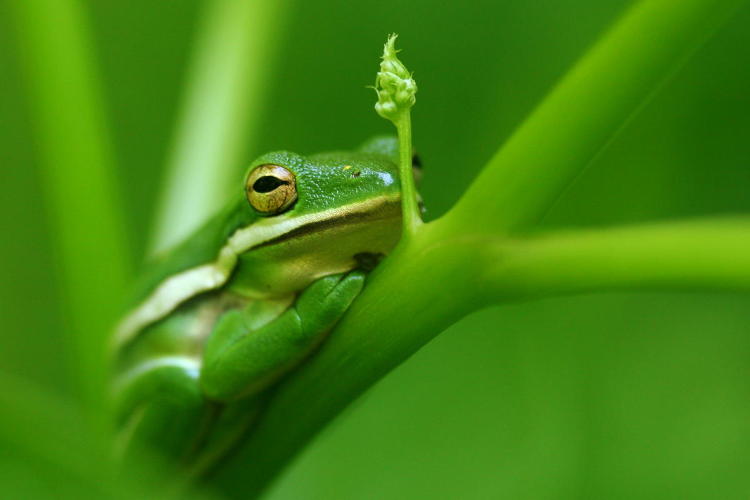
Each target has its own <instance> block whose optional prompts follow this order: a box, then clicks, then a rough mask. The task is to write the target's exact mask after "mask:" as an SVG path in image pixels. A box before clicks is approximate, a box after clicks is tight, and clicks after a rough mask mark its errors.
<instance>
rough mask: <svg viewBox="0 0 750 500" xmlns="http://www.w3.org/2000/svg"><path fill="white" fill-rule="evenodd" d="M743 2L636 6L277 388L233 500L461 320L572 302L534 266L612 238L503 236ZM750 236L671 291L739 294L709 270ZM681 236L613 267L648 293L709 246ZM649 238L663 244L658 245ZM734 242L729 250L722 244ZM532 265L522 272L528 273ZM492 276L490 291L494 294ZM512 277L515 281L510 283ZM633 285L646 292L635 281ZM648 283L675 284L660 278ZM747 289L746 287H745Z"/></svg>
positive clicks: (548, 265)
mask: <svg viewBox="0 0 750 500" xmlns="http://www.w3.org/2000/svg"><path fill="white" fill-rule="evenodd" d="M739 3H740V2H739V1H734V0H727V1H721V0H717V1H708V0H680V1H673V0H645V1H643V2H641V3H639V4H637V5H636V6H635V7H633V8H632V9H631V11H630V12H629V13H628V14H627V15H626V16H625V17H624V18H623V19H622V20H621V21H620V22H619V23H618V24H617V25H616V26H615V27H614V28H613V29H612V31H611V32H610V33H609V34H608V35H606V36H605V37H604V38H603V39H602V40H601V41H600V42H598V43H597V45H596V46H595V47H594V48H593V49H592V50H591V51H590V53H589V54H588V55H587V56H586V57H585V58H584V59H583V60H582V61H581V62H580V63H579V64H578V65H577V66H576V67H575V68H574V69H573V70H572V71H571V73H570V74H569V75H568V76H567V77H566V78H565V79H564V80H563V81H562V82H561V84H560V85H559V86H558V87H557V88H556V89H555V90H554V91H553V92H552V94H551V95H550V96H549V97H548V98H547V99H545V101H544V102H543V103H542V104H541V106H540V107H539V108H538V110H537V111H535V112H534V113H533V114H532V115H531V117H530V118H529V119H528V120H527V122H526V123H525V124H524V125H522V126H521V128H520V129H519V130H518V131H517V132H516V133H515V134H514V135H513V137H512V138H511V139H510V141H509V142H508V143H507V144H506V145H505V146H504V147H503V148H502V149H501V150H500V152H499V153H498V154H497V155H496V156H495V157H494V158H493V159H492V160H491V162H490V164H489V165H488V166H487V168H486V169H485V171H484V172H483V174H482V175H481V176H480V178H479V179H478V180H477V181H476V182H475V183H474V184H473V185H472V187H471V188H470V189H469V191H468V192H467V193H466V195H465V196H464V197H463V198H462V200H460V201H459V203H458V204H457V205H456V206H455V207H454V209H453V210H451V211H450V212H449V213H448V214H447V215H446V216H445V217H443V218H442V219H440V220H438V221H435V222H432V223H430V224H424V225H422V226H421V229H420V230H419V231H418V233H417V234H416V235H414V237H413V238H411V239H410V240H409V241H406V242H404V244H402V245H400V246H399V248H398V249H397V250H396V251H395V252H394V253H393V254H392V255H391V256H389V257H388V258H387V259H385V261H384V262H383V263H382V264H381V266H380V267H379V268H378V269H376V270H375V272H374V273H373V275H372V276H371V277H370V279H368V283H367V286H366V288H365V290H364V291H363V293H362V294H361V296H360V297H359V298H358V299H357V300H356V301H355V303H354V304H353V306H352V308H351V309H350V310H349V311H348V312H347V314H346V316H345V317H344V318H343V319H342V321H341V322H340V324H339V325H338V326H337V328H336V329H335V331H334V332H333V333H332V335H331V337H330V338H329V339H328V340H327V341H326V342H325V343H324V344H323V345H322V347H321V349H320V351H319V352H318V353H317V354H316V355H315V356H314V357H313V358H312V359H311V360H309V361H308V362H307V363H305V364H304V365H303V366H302V367H301V368H300V369H299V370H297V371H296V372H295V373H294V374H293V375H292V376H290V377H289V378H287V379H286V380H285V381H284V382H283V383H282V384H280V386H279V387H278V388H277V389H276V392H275V393H274V395H273V397H272V399H271V401H270V403H269V406H268V408H267V409H266V411H265V412H264V413H263V415H262V416H261V417H260V419H259V422H258V424H257V427H256V428H255V429H254V432H252V434H251V435H250V436H249V437H248V439H247V441H246V442H245V443H244V444H243V445H242V446H241V448H240V449H239V450H238V452H237V453H236V454H235V455H234V456H233V457H231V458H230V459H229V460H228V461H227V462H226V463H224V464H222V467H221V468H220V469H219V470H217V471H216V472H215V474H214V475H213V476H212V477H211V478H210V479H209V481H210V483H211V484H212V486H214V487H216V488H217V489H218V490H220V491H221V492H222V493H224V494H225V495H227V496H228V497H231V498H248V497H252V496H257V495H259V494H260V493H261V492H262V491H263V489H264V488H265V487H266V486H267V485H268V484H269V482H270V481H271V480H272V479H273V478H274V477H275V476H276V475H277V474H278V473H279V471H280V470H281V469H282V468H283V467H284V465H285V464H286V463H288V461H289V460H290V459H291V458H292V457H293V456H294V455H295V454H296V453H297V452H298V451H299V450H300V449H302V447H303V446H304V445H305V444H307V442H308V441H309V440H310V439H311V438H312V437H313V436H314V435H315V433H316V432H318V431H319V430H320V429H321V428H322V427H323V426H324V425H325V424H326V423H327V422H329V421H330V420H331V419H332V418H334V417H335V416H336V415H337V414H338V413H339V412H340V411H341V410H342V409H343V408H345V407H346V406H347V405H348V404H349V403H351V402H352V401H353V400H354V399H355V398H356V397H357V396H358V395H360V394H361V393H362V392H363V391H364V390H366V389H367V388H368V387H370V386H371V385H372V384H373V383H375V382H376V381H377V380H378V379H380V378H381V377H383V376H384V375H385V374H387V373H388V372H389V371H390V370H391V369H393V368H394V367H396V366H397V365H398V364H400V363H401V362H403V361H404V360H405V359H407V358H408V357H409V356H411V355H412V354H413V353H414V352H416V351H417V350H418V349H419V348H420V347H422V346H423V345H424V344H425V343H426V342H428V341H429V340H430V339H432V338H433V337H434V336H435V335H437V334H438V333H439V332H440V331H442V330H443V329H444V328H446V327H447V326H449V325H450V324H451V323H452V322H455V321H457V320H458V319H460V318H461V317H462V316H463V315H465V314H467V313H468V312H470V311H473V310H476V309H477V308H480V307H484V306H486V305H487V304H488V303H490V302H492V303H497V302H500V301H502V300H519V299H521V298H522V296H523V295H522V293H521V292H523V293H524V294H526V296H529V297H531V296H535V295H540V294H548V293H564V292H565V291H566V290H567V288H565V285H566V284H568V285H570V284H571V283H572V281H571V280H572V278H567V279H563V277H564V274H563V275H560V274H558V275H557V276H558V279H557V280H558V281H555V279H554V278H550V279H549V281H546V282H545V281H544V279H543V274H542V273H541V272H536V271H532V270H531V267H533V266H539V268H544V269H545V272H550V271H551V270H554V268H555V266H556V265H558V264H560V265H563V264H565V261H566V258H567V259H568V260H569V261H572V260H573V259H574V257H573V255H574V254H572V253H567V254H566V252H572V251H573V250H572V249H573V248H575V247H576V246H578V247H579V250H580V251H585V250H586V249H588V251H589V252H591V255H592V256H593V255H594V254H596V255H600V254H599V253H597V252H598V251H600V250H607V251H608V250H609V248H608V244H605V243H607V241H609V242H610V243H609V246H611V244H613V242H616V241H617V238H615V237H613V236H609V240H608V237H607V235H604V234H603V235H601V237H600V238H594V237H593V234H591V235H588V233H587V235H588V236H587V237H586V238H580V239H579V238H573V237H571V236H569V235H568V236H565V235H557V236H550V237H549V238H545V237H538V238H532V239H529V240H528V241H526V240H523V242H522V240H520V239H517V238H511V237H505V239H504V238H503V236H502V235H504V234H509V233H510V230H512V229H514V228H517V227H523V226H527V225H530V224H531V223H533V222H534V221H536V220H537V219H538V218H539V217H540V216H541V215H542V214H543V213H544V212H545V211H546V210H547V209H548V207H550V206H551V205H552V204H553V203H554V201H555V200H556V199H557V197H558V196H559V194H560V193H561V192H562V190H564V189H565V187H566V186H567V185H568V184H569V183H570V182H571V180H572V179H573V178H574V177H575V176H576V175H577V174H578V172H580V171H581V169H582V168H583V167H584V166H585V165H586V164H588V163H589V162H590V161H591V160H592V158H594V157H595V156H596V154H597V152H598V151H600V150H601V149H602V148H603V147H604V146H605V145H606V143H607V142H608V141H609V140H610V139H611V137H612V136H613V134H614V133H615V132H616V131H617V130H618V129H619V128H620V127H622V125H623V123H624V122H625V121H626V120H627V119H628V117H630V116H631V115H632V114H633V113H634V112H635V111H636V110H637V109H638V108H639V107H640V106H641V105H642V104H643V102H644V101H645V100H646V99H647V98H648V97H649V96H650V95H651V94H652V93H653V92H654V91H655V89H656V88H657V87H658V86H659V85H660V84H661V83H662V82H663V81H664V79H665V78H666V77H667V76H668V75H669V74H671V73H672V72H674V68H676V67H678V66H679V64H681V63H682V62H683V61H684V60H685V59H686V58H687V57H688V55H689V54H690V53H692V52H693V51H694V50H695V47H697V46H698V45H699V44H700V43H701V42H703V41H704V40H705V39H706V38H707V37H708V36H709V35H710V34H711V33H712V32H713V31H714V30H715V29H716V27H717V26H718V25H719V23H720V21H721V20H722V19H724V18H726V17H727V16H728V15H729V14H730V13H731V12H732V11H733V10H734V9H735V8H736V6H737V5H738V4H739ZM623 231H626V232H627V230H623ZM743 232H744V228H743V227H740V226H737V227H736V228H734V229H731V231H729V232H728V233H727V234H728V235H729V234H731V235H732V236H727V237H726V238H719V240H718V241H717V244H716V246H715V247H709V246H702V247H700V246H699V247H697V248H702V249H703V250H701V252H700V253H698V254H696V255H692V256H691V254H690V253H689V252H687V253H686V254H685V255H686V256H685V257H684V259H683V264H684V265H685V266H687V267H689V265H688V264H690V262H691V260H690V259H691V258H695V259H698V261H699V262H700V263H701V267H702V268H703V269H704V272H705V275H703V276H702V277H701V276H698V275H695V276H693V277H692V278H691V281H690V282H689V283H687V282H686V283H679V282H678V281H677V280H676V277H677V276H678V275H679V272H680V269H679V268H678V267H676V265H675V267H673V268H672V275H671V279H674V280H675V285H677V286H678V287H682V286H688V285H689V286H691V287H692V286H702V287H708V288H711V287H714V286H715V287H716V288H721V289H726V288H736V287H740V286H739V283H734V284H732V286H728V284H730V280H729V279H728V275H729V273H727V272H726V271H725V270H724V269H723V265H722V266H719V267H715V268H714V271H715V272H716V274H715V275H712V274H711V272H712V271H711V268H710V266H708V264H709V263H710V262H711V259H710V257H709V254H710V252H715V255H714V256H713V258H715V259H716V261H717V262H720V260H721V259H722V258H729V257H730V256H731V257H732V258H734V257H736V255H737V254H738V248H741V247H742V246H743V245H744V243H742V242H743V241H744V239H743V238H744V236H742V233H743ZM612 234H616V233H612ZM623 234H625V233H623ZM649 234H651V233H649ZM672 234H673V235H679V234H682V236H680V238H677V240H675V241H673V242H672V243H671V244H668V243H667V242H666V241H664V242H662V243H661V245H662V247H661V248H663V249H664V250H665V251H666V250H668V252H667V255H663V254H662V255H661V256H659V255H658V254H657V252H656V251H654V252H653V253H648V252H646V250H647V248H648V247H647V246H640V247H638V245H637V244H635V243H631V246H632V247H633V248H632V249H633V250H636V249H640V254H639V255H640V259H642V260H643V262H642V263H641V262H640V261H639V260H638V258H633V260H631V261H629V262H627V263H626V262H625V256H624V255H623V254H617V253H613V254H612V255H619V258H620V259H621V260H620V261H619V262H618V261H613V262H611V263H610V265H609V267H611V268H617V269H620V270H621V276H623V277H625V276H628V273H633V274H635V275H638V274H639V269H641V268H640V267H639V266H641V265H642V266H643V272H641V276H642V279H641V284H642V285H644V286H646V285H648V284H649V281H648V279H647V278H648V276H649V274H648V272H647V271H648V270H649V269H650V270H651V271H652V272H653V271H656V270H658V266H657V265H656V263H657V262H659V260H662V261H665V260H668V259H670V258H674V252H679V251H680V250H681V249H689V248H690V245H691V244H692V238H701V237H703V235H702V234H701V233H700V232H694V233H693V234H692V235H691V234H690V232H689V231H688V232H685V233H681V232H680V231H677V230H676V231H674V232H673V233H672ZM685 235H687V237H686V236H685ZM652 236H653V234H652ZM713 236H714V237H716V236H717V234H714V235H713ZM633 237H639V235H638V231H634V232H633V233H630V235H629V238H633ZM652 240H653V241H655V242H658V238H656V237H653V238H652ZM722 241H723V243H722ZM532 242H534V244H532ZM729 242H732V243H731V245H730V248H728V249H727V248H724V247H723V246H722V245H723V244H728V243H729ZM703 244H704V245H708V243H706V242H705V241H704V243H703ZM524 245H528V250H529V251H532V250H533V251H534V252H535V253H536V260H532V257H528V259H529V260H528V261H524V260H523V252H522V250H521V249H523V248H524ZM534 245H536V246H534ZM555 248H557V249H558V251H554V249H555ZM532 254H533V253H532ZM747 254H748V252H745V255H747ZM566 255H568V257H565V256H566ZM606 255H607V252H605V253H604V254H602V255H601V256H600V257H601V259H602V260H601V261H600V263H599V264H597V266H595V267H598V268H599V271H595V270H593V268H592V271H591V272H590V273H589V274H588V276H589V278H588V284H589V286H590V288H588V289H590V290H596V289H599V287H602V288H613V287H614V283H603V282H602V281H601V280H602V278H603V276H606V274H607V272H608V269H607V265H605V260H604V258H605V257H606ZM506 259H511V261H512V259H516V260H515V267H504V266H505V265H506V264H505V262H506ZM745 259H746V258H745ZM556 261H557V263H556ZM509 262H510V261H509ZM587 262H588V261H587V260H585V259H581V260H580V261H578V262H577V263H578V264H581V265H586V264H587ZM594 262H595V260H594V259H591V263H592V264H593V263H594ZM743 262H744V261H743ZM626 264H627V265H626ZM690 265H691V264H690ZM741 265H743V266H747V264H741ZM524 266H526V271H525V274H521V271H522V270H523V269H524ZM534 269H536V268H534ZM719 270H720V271H721V272H719ZM578 272H579V276H578V277H581V278H583V277H586V276H587V273H586V272H585V271H584V268H580V269H578ZM513 273H515V274H513ZM523 276H527V278H524V277H523ZM552 276H555V275H554V274H553V275H552ZM561 276H562V277H561ZM488 279H491V281H492V283H493V286H492V290H490V291H489V293H488V291H487V290H486V288H488V284H487V281H486V280H488ZM511 279H512V280H515V283H511V282H510V281H506V280H511ZM524 279H527V280H529V281H532V282H533V280H537V284H536V288H535V289H534V290H531V289H526V290H524V287H523V283H524V281H523V280H524ZM597 280H600V281H599V282H597ZM625 281H626V280H623V281H622V283H625ZM630 283H631V285H632V286H633V287H635V286H636V284H637V282H636V280H631V281H630ZM447 284H448V285H447ZM652 284H653V285H654V286H656V285H657V284H658V285H666V284H668V283H667V281H666V279H664V280H663V281H662V282H661V283H659V281H658V280H656V279H655V278H654V279H653V281H652ZM735 285H736V286H735ZM446 286H449V289H446ZM747 287H748V283H747V282H743V283H742V286H741V288H747ZM436 291H439V292H436ZM570 291H575V290H570Z"/></svg>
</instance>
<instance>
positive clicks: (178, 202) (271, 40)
mask: <svg viewBox="0 0 750 500" xmlns="http://www.w3.org/2000/svg"><path fill="white" fill-rule="evenodd" d="M290 3H291V0H278V1H277V0H258V1H254V0H211V1H210V2H209V3H208V4H207V11H206V13H205V14H204V16H202V18H203V19H204V22H203V26H202V27H201V29H200V38H199V40H198V42H197V45H196V49H195V53H194V54H193V61H192V66H191V69H190V71H189V74H188V78H187V82H188V83H187V91H186V93H185V96H184V102H183V104H182V114H181V116H180V118H179V120H178V123H177V130H176V135H175V139H174V145H173V147H172V151H171V154H170V157H169V160H168V165H167V174H166V179H165V182H164V183H163V187H162V194H161V198H160V202H159V208H158V211H157V219H156V221H155V225H156V227H155V230H154V234H153V238H152V239H153V246H152V250H153V251H160V250H164V249H165V248H168V247H170V246H171V245H173V244H174V243H176V242H178V241H179V240H180V239H182V238H183V237H185V236H187V235H188V234H189V233H190V231H192V230H193V229H195V227H196V226H198V225H199V224H200V223H201V222H202V221H203V220H204V219H205V218H206V217H208V216H209V215H211V214H212V213H213V212H215V211H216V210H217V209H219V208H221V205H222V204H223V202H224V200H226V195H227V193H228V190H229V188H230V186H231V185H232V182H233V181H236V179H235V176H236V175H239V174H241V172H242V167H243V165H244V163H245V162H244V160H243V158H244V157H245V155H246V154H247V152H248V150H249V149H251V148H252V146H253V144H252V140H253V137H256V136H257V134H258V127H259V126H260V124H261V118H262V114H261V110H262V109H263V108H264V106H263V103H264V102H265V100H266V97H267V93H268V89H269V86H270V82H271V81H272V77H273V75H274V57H275V55H276V52H277V48H278V45H279V39H280V34H281V33H282V31H283V28H284V26H285V24H286V19H287V16H288V11H289V10H290V9H289V6H290Z"/></svg>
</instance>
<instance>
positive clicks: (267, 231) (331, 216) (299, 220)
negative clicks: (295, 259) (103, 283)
mask: <svg viewBox="0 0 750 500" xmlns="http://www.w3.org/2000/svg"><path fill="white" fill-rule="evenodd" d="M400 206H401V198H400V196H382V197H378V198H373V199H370V200H367V201H364V202H359V203H353V204H351V205H348V206H344V207H340V208H335V209H331V210H326V211H324V212H320V213H317V214H307V215H301V216H297V217H287V218H282V219H279V218H268V219H265V220H263V221H261V222H259V223H255V224H254V225H252V226H249V227H245V228H240V229H238V230H237V231H235V232H234V234H233V235H232V236H231V237H230V238H229V240H228V241H227V244H226V245H224V246H223V247H222V248H221V250H220V251H219V254H218V255H217V256H216V259H214V261H212V262H208V263H206V264H202V265H200V266H197V267H192V268H190V269H186V270H184V271H182V272H179V273H177V274H174V275H172V276H170V277H169V278H167V279H165V280H164V281H162V282H161V283H160V284H159V285H158V286H157V287H156V288H155V289H154V290H153V292H151V294H150V295H149V296H148V297H147V298H146V299H145V300H144V301H143V302H141V304H140V305H139V306H138V307H136V308H135V309H134V310H133V311H131V312H130V314H128V315H127V316H126V317H125V318H123V320H122V321H121V322H120V324H119V325H118V326H117V328H116V331H115V335H114V339H113V344H114V346H119V345H123V344H125V343H127V342H129V341H130V340H132V339H133V338H134V337H135V336H136V335H137V334H138V332H139V331H140V330H141V329H143V328H144V327H146V326H148V325H149V324H151V323H154V322H156V321H158V320H160V319H162V318H163V317H164V316H166V315H167V314H169V313H171V312H172V311H174V310H175V309H176V308H177V306H179V305H180V304H182V303H183V302H185V301H186V300H188V299H189V298H191V297H194V296H195V295H197V294H200V293H203V292H208V291H210V290H216V289H217V288H221V287H222V286H224V284H225V283H226V282H227V280H228V279H229V277H230V276H231V275H232V272H233V271H234V268H235V267H236V265H237V261H238V258H239V255H240V254H242V253H245V252H247V251H250V250H252V249H256V248H261V247H264V246H271V245H275V244H277V243H281V242H283V241H286V240H290V239H293V238H299V237H300V236H303V235H305V234H312V233H314V232H319V231H322V230H325V229H328V228H333V227H339V226H345V225H358V224H362V223H364V222H370V221H375V220H379V219H385V218H390V217H396V216H397V215H399V214H400Z"/></svg>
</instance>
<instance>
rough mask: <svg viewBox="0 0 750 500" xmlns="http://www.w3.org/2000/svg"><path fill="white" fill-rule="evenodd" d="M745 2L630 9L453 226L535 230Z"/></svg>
mask: <svg viewBox="0 0 750 500" xmlns="http://www.w3.org/2000/svg"><path fill="white" fill-rule="evenodd" d="M742 3H743V0H651V1H642V2H639V3H637V4H635V5H634V6H633V7H632V8H631V9H630V10H629V11H628V12H627V14H626V15H625V16H624V17H623V18H622V19H621V20H620V21H619V22H618V23H617V25H615V27H614V28H613V29H612V30H611V31H610V32H609V33H607V34H606V35H605V36H604V37H603V38H602V39H601V40H600V42H599V43H597V44H596V45H595V46H594V47H593V48H592V49H591V50H590V51H589V52H588V54H586V55H585V56H584V57H583V58H582V59H581V60H580V61H579V62H578V63H577V64H576V65H575V67H574V68H573V69H572V70H571V71H569V72H568V74H567V75H566V76H565V77H564V78H563V79H562V81H560V83H559V84H558V85H557V86H556V87H555V89H554V90H553V91H552V92H551V93H550V94H549V96H547V97H546V98H545V99H544V101H543V102H542V104H541V105H540V106H538V107H537V108H536V109H535V110H534V112H533V113H532V114H531V115H530V116H529V117H528V118H527V119H526V121H525V122H524V123H523V124H522V125H521V126H520V127H519V128H518V129H517V130H516V131H515V133H514V134H513V135H512V136H511V137H510V139H509V140H508V141H507V143H505V144H504V145H503V146H502V147H501V148H500V149H499V150H498V152H497V153H496V154H495V156H494V157H493V158H492V159H491V160H490V162H489V164H488V165H487V166H486V167H485V169H484V170H483V171H482V173H481V175H480V176H479V177H478V178H477V179H476V180H475V182H474V183H473V184H472V186H471V187H470V188H469V190H468V191H467V193H466V195H465V196H464V197H463V198H462V199H461V200H460V201H459V202H458V204H457V205H456V206H455V207H454V209H453V210H452V211H451V213H450V214H449V218H451V219H452V220H453V221H454V222H455V223H456V224H461V225H467V224H468V225H470V226H472V227H473V228H474V229H476V230H479V231H486V232H495V231H498V230H508V229H510V230H512V229H514V228H518V227H527V226H530V225H533V224H534V222H536V221H537V220H539V218H540V217H541V216H543V215H544V214H545V213H546V212H547V210H548V209H549V208H550V207H551V206H552V204H553V203H554V202H555V201H556V200H557V198H558V197H559V196H560V194H561V193H562V192H563V191H564V190H565V188H566V187H567V186H568V185H569V184H570V183H571V182H572V181H573V180H574V179H575V177H576V176H577V175H578V174H579V173H580V172H581V171H582V170H583V169H584V168H585V167H586V166H587V165H588V164H590V163H591V161H592V160H593V159H594V158H595V157H596V156H597V154H598V153H599V152H600V151H601V150H602V149H603V148H604V147H605V146H606V145H607V144H608V143H609V141H610V140H611V139H612V138H613V136H614V135H615V134H616V133H617V132H618V131H619V130H620V129H621V128H622V127H623V125H624V124H625V123H626V122H627V121H628V119H629V118H630V117H631V116H633V114H634V113H635V112H636V111H637V110H638V109H640V108H641V107H642V106H643V105H644V103H645V102H646V101H647V100H648V99H649V97H651V96H652V95H653V94H654V93H655V91H656V90H658V88H659V87H660V86H661V85H662V83H663V82H664V81H665V80H666V79H667V78H668V77H669V76H670V75H672V74H673V73H675V71H676V70H677V69H679V68H680V67H681V66H682V65H683V63H684V62H685V61H686V60H687V58H688V57H689V56H690V55H691V54H692V53H693V52H694V51H695V50H696V48H697V47H699V46H700V45H701V44H702V43H703V42H704V41H705V40H706V39H707V37H708V36H710V35H711V33H713V32H714V31H715V30H716V28H717V27H718V26H720V25H721V23H722V22H723V21H724V20H725V19H726V18H727V17H728V16H729V15H731V13H733V12H734V11H735V10H736V9H737V7H738V6H739V5H741V4H742ZM686 105H689V103H686Z"/></svg>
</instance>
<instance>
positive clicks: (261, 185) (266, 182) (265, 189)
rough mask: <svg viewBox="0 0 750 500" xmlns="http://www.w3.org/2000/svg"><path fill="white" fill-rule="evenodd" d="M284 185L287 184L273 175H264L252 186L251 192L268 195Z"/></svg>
mask: <svg viewBox="0 0 750 500" xmlns="http://www.w3.org/2000/svg"><path fill="white" fill-rule="evenodd" d="M284 184H289V182H287V181H283V180H281V179H279V178H278V177H274V176H273V175H264V176H263V177H261V178H260V179H258V180H257V181H255V184H253V191H255V192H257V193H270V192H271V191H273V190H274V189H276V188H277V187H279V186H282V185H284Z"/></svg>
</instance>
